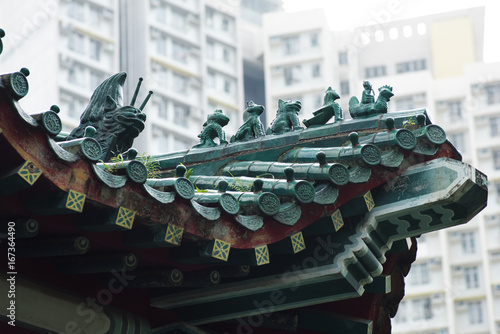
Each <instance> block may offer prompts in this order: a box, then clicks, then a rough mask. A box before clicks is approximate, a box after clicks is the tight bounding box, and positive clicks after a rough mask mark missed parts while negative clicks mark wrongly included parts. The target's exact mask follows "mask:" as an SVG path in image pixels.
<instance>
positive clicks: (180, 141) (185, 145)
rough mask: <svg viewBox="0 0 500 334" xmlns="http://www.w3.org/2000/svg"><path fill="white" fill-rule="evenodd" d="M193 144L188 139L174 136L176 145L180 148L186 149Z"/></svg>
mask: <svg viewBox="0 0 500 334" xmlns="http://www.w3.org/2000/svg"><path fill="white" fill-rule="evenodd" d="M191 146H192V144H191V143H190V142H189V141H188V140H184V139H181V138H178V137H174V147H175V148H176V149H178V150H185V149H187V148H191Z"/></svg>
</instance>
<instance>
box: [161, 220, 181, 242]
mask: <svg viewBox="0 0 500 334" xmlns="http://www.w3.org/2000/svg"><path fill="white" fill-rule="evenodd" d="M182 233H184V228H183V227H178V226H175V225H172V224H167V233H165V241H166V242H168V243H169V244H173V245H176V246H179V245H180V244H181V240H182Z"/></svg>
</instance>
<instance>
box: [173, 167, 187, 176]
mask: <svg viewBox="0 0 500 334" xmlns="http://www.w3.org/2000/svg"><path fill="white" fill-rule="evenodd" d="M186 170H187V169H186V166H184V165H177V167H175V176H176V177H183V176H184V175H185V174H186Z"/></svg>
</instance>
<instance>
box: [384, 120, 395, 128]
mask: <svg viewBox="0 0 500 334" xmlns="http://www.w3.org/2000/svg"><path fill="white" fill-rule="evenodd" d="M385 126H387V130H389V131H391V130H393V129H394V118H391V117H389V118H388V119H386V120H385Z"/></svg>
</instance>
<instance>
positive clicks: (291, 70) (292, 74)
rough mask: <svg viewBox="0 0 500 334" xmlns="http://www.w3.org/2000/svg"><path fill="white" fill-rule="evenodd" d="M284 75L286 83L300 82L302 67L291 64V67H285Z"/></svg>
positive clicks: (288, 84)
mask: <svg viewBox="0 0 500 334" xmlns="http://www.w3.org/2000/svg"><path fill="white" fill-rule="evenodd" d="M283 71H284V77H285V85H287V86H291V85H293V84H296V83H299V82H300V79H301V78H300V72H301V67H300V66H289V67H284V68H283Z"/></svg>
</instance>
